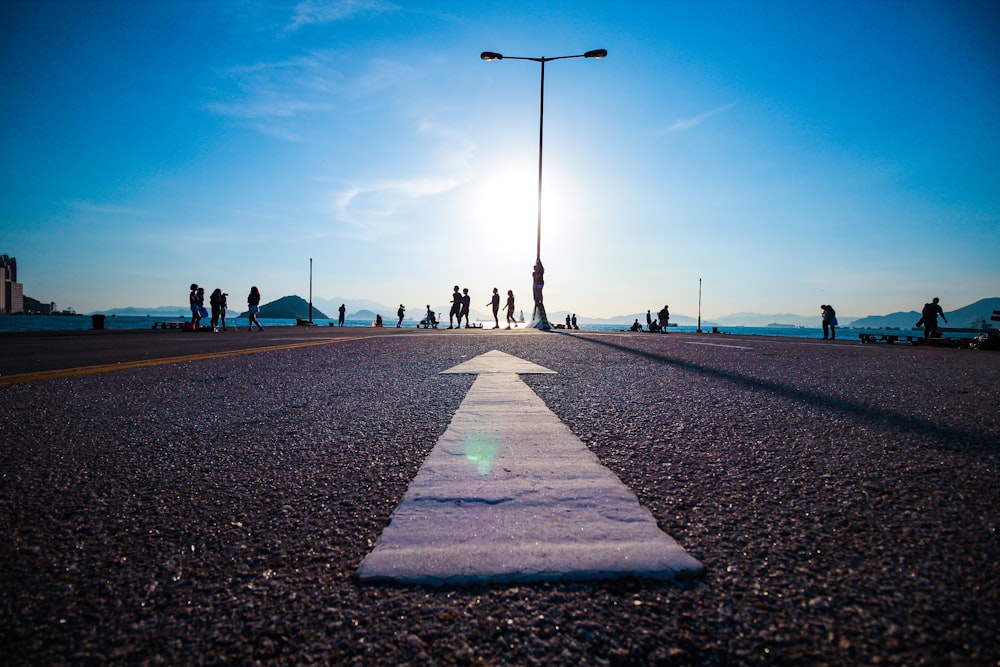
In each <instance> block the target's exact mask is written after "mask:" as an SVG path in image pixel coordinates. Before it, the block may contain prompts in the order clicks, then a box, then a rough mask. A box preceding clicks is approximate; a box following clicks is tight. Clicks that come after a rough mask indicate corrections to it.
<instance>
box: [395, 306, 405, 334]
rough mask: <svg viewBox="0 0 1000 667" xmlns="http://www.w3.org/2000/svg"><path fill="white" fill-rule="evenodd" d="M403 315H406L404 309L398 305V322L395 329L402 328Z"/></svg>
mask: <svg viewBox="0 0 1000 667" xmlns="http://www.w3.org/2000/svg"><path fill="white" fill-rule="evenodd" d="M405 314H406V308H404V307H403V304H399V310H397V311H396V316H397V317H399V321H398V322H396V328H397V329H398V328H399V327H401V326H403V315H405Z"/></svg>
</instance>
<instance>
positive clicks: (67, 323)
mask: <svg viewBox="0 0 1000 667" xmlns="http://www.w3.org/2000/svg"><path fill="white" fill-rule="evenodd" d="M188 319H189V318H187V317H174V318H164V317H153V316H150V317H144V316H136V315H117V316H111V315H109V316H107V317H105V319H104V328H105V329H152V328H154V327H153V324H154V323H159V322H184V321H187V320H188ZM202 322H203V323H205V324H207V323H208V320H207V319H205V320H202ZM384 322H385V324H384V326H385V328H387V329H391V328H395V326H396V324H395V319H389V318H386V319H385V320H384ZM260 323H261V324H262V325H263V326H264V328H265V329H266V328H267V327H294V326H296V322H295V320H293V319H287V320H286V319H269V318H261V320H260ZM313 323H314V324H316V325H317V326H320V327H326V326H336V324H337V321H336V320H323V319H314V320H313ZM226 324H227V326H228V327H229V329H236V330H243V331H246V330H247V327H248V325H249V322H248V321H247V320H246V318H240V317H230V318H227V320H226ZM344 324H345V326H348V327H371V325H372V323H371V321H369V320H346V321H345V322H344ZM481 324H483V325H484V329H485V330H486V331H490V330H491V328H490V327H489V324H488V323H486V322H483V323H481ZM416 325H417V323H416V321H415V320H410V319H406V320H403V328H406V329H412V328H413V327H415V326H416ZM629 326H630V325H628V324H624V323H622V324H581V325H580V331H603V332H619V331H625V332H628V333H632V332H629V331H628V327H629ZM93 328H94V322H93V318H92V317H91V316H90V315H2V316H0V331H84V330H87V329H93ZM439 328H441V327H440V326H439ZM443 328H447V326H445V327H443ZM713 328H715V329H717V330H718V333H722V334H734V335H741V336H789V337H792V338H822V337H823V330H822V329H821V328H820V327H744V326H724V325H718V326H714V327H702V332H703V333H706V334H707V335H712V334H711V333H709V332H711V331H712V330H713ZM696 331H697V327H693V326H678V327H670V333H694V332H696ZM861 333H865V334H876V335H878V334H887V335H897V336H922V335H923V332H922V331H916V330H913V331H901V330H898V329H897V330H887V329H852V328H846V327H838V328H837V335H838V337H839V338H840V339H842V340H857V339H858V334H861ZM637 334H638V332H637ZM945 335H946V336H948V335H949V334H948V333H945Z"/></svg>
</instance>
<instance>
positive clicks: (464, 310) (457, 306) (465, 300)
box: [397, 285, 517, 329]
mask: <svg viewBox="0 0 1000 667" xmlns="http://www.w3.org/2000/svg"><path fill="white" fill-rule="evenodd" d="M471 304H472V297H471V296H469V288H468V287H465V288H459V286H458V285H455V287H454V288H453V289H452V293H451V310H449V311H448V328H449V329H461V328H462V319H463V318H464V319H465V328H466V329H471V328H472V324H471V323H470V322H469V311H470V309H471ZM486 305H487V306H489V307H491V308H492V309H493V328H494V329H499V328H500V290H499V289H497V288H496V287H494V288H493V296H492V297H491V298H490V302H489V303H487V304H486ZM504 309H505V310H506V313H507V328H508V329H510V325H511V323H513V324H514V327H515V328H516V327H517V320H516V319H515V318H514V291H513V290H507V302H506V304H505V305H504ZM402 313H403V306H402V304H400V306H399V312H398V313H397V314H398V315H399V322H400V324H402V322H403V315H402ZM425 321H426V323H427V326H437V319H436V318H435V316H434V311H432V310H431V307H430V305H428V306H427V318H426V320H425ZM397 326H398V325H397Z"/></svg>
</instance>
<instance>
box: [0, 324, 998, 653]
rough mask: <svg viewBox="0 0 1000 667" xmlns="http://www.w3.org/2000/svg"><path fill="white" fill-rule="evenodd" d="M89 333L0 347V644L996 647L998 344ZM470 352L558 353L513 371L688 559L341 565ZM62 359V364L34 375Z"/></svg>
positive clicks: (402, 477)
mask: <svg viewBox="0 0 1000 667" xmlns="http://www.w3.org/2000/svg"><path fill="white" fill-rule="evenodd" d="M110 333H111V332H94V333H93V335H77V336H75V337H74V336H68V337H58V336H51V337H37V339H36V340H34V341H32V340H26V341H25V340H20V339H17V340H16V341H15V342H11V341H12V340H14V339H13V338H10V337H4V338H3V339H2V340H0V345H2V350H0V373H2V376H0V380H4V379H6V380H7V381H8V382H9V384H6V385H5V386H0V439H2V446H0V530H2V533H3V535H4V536H5V540H4V544H3V545H2V546H0V601H2V604H0V662H3V663H4V664H12V665H36V664H106V663H115V664H220V663H237V664H247V663H261V664H290V663H295V664H311V663H312V664H358V665H362V664H365V665H367V664H445V665H448V664H463V665H466V664H468V665H492V664H537V665H550V664H571V663H579V664H598V665H600V664H838V665H841V664H842V665H855V664H865V663H882V664H900V665H917V664H968V665H986V664H990V665H993V664H996V661H997V659H998V658H1000V639H998V633H997V632H996V628H998V627H1000V536H998V530H1000V517H998V510H997V507H998V500H1000V481H998V474H997V473H998V454H1000V411H998V410H997V409H996V406H997V405H998V404H1000V355H997V354H996V353H989V352H975V351H968V350H949V349H935V348H930V349H928V348H922V347H917V348H912V347H898V346H897V347H888V346H861V345H858V344H856V343H855V344H851V343H849V342H839V341H838V342H837V343H836V344H828V343H825V342H824V341H804V340H791V339H783V340H779V339H769V338H738V337H732V336H712V335H702V336H696V335H684V334H670V335H666V336H657V335H650V334H589V333H588V334H580V333H575V334H572V335H569V334H561V333H550V334H540V333H523V332H517V333H490V332H488V331H476V332H466V331H464V330H463V331H451V332H431V333H429V334H423V333H417V332H414V331H409V332H406V333H402V334H400V335H397V333H398V332H396V331H395V330H393V329H387V330H383V331H381V332H373V331H370V330H359V329H355V330H351V331H349V330H344V331H343V332H334V333H333V334H331V333H330V332H325V331H323V332H319V331H309V332H302V331H296V330H294V329H292V328H289V330H288V331H284V332H274V333H273V334H272V332H270V331H265V332H264V333H263V334H260V335H259V337H257V336H258V334H256V333H255V334H252V336H255V337H256V338H253V339H252V341H250V342H244V340H243V339H242V337H244V336H245V337H246V338H247V339H249V338H250V337H251V334H246V332H240V333H239V334H238V336H240V337H241V338H240V339H239V340H237V341H236V342H233V339H236V336H232V337H226V336H224V335H221V334H220V335H218V336H215V335H213V334H176V333H175V334H173V335H174V336H176V338H171V337H170V336H171V332H144V333H142V334H139V333H135V334H128V333H125V334H117V333H115V334H112V335H106V334H110ZM321 335H322V336H326V337H328V338H330V340H324V339H321V338H320V336H321ZM130 336H131V337H130ZM184 336H186V338H185V337H184ZM28 338H29V339H30V338H31V337H28ZM279 339H280V340H279ZM299 343H301V344H302V346H296V345H297V344H299ZM244 345H246V346H247V348H257V347H262V346H265V345H277V346H281V348H280V349H273V350H270V351H253V352H249V351H247V348H242V346H244ZM185 346H186V347H185ZM232 346H235V347H232ZM494 349H496V350H501V351H503V352H507V353H509V354H513V355H515V356H518V357H521V358H523V359H527V360H529V361H531V362H534V363H537V364H540V365H542V366H545V367H547V368H549V369H552V370H554V371H556V373H557V374H556V375H545V376H524V380H525V382H526V383H527V384H528V385H529V386H531V387H532V389H534V391H535V392H536V393H537V394H538V395H539V396H540V397H541V398H542V399H543V400H544V401H545V403H546V404H547V405H548V406H549V408H551V409H552V410H553V411H554V412H555V413H556V415H558V416H559V417H560V418H561V419H562V420H563V421H564V422H565V423H566V424H567V425H568V426H569V427H570V429H571V430H572V431H573V432H574V433H575V434H576V435H577V436H578V437H579V438H580V439H581V440H583V442H585V443H586V444H587V446H588V447H589V448H590V449H591V450H592V451H593V452H594V453H595V454H596V455H597V456H598V458H599V459H600V461H601V462H602V463H603V464H604V465H606V466H607V467H608V468H610V469H611V470H612V471H613V472H614V473H615V474H616V475H618V476H619V477H620V478H621V479H622V481H623V482H624V483H625V485H626V486H628V487H629V488H630V489H631V490H632V491H633V492H634V493H635V494H636V495H637V496H638V497H639V500H640V502H641V503H643V505H645V506H646V507H647V508H648V509H649V510H650V511H651V512H652V514H653V516H654V517H655V518H656V519H657V522H658V524H659V525H660V527H661V528H662V529H663V530H664V531H665V532H667V533H668V534H670V535H671V536H673V537H674V538H675V539H676V540H677V541H678V542H679V543H680V544H681V546H683V547H684V548H685V549H686V550H687V551H688V552H689V553H690V554H691V555H692V556H694V557H695V558H697V559H698V560H700V561H701V562H702V563H703V564H704V565H705V573H704V575H703V576H702V577H700V578H699V579H697V580H694V581H685V582H674V583H670V582H652V581H644V580H640V579H624V580H613V581H595V582H575V583H539V584H520V585H497V586H473V587H441V588H432V587H421V586H386V585H376V584H361V583H359V581H358V580H357V577H356V570H357V567H358V564H359V563H360V561H361V560H362V559H363V558H364V557H365V556H366V555H367V554H368V552H369V551H370V550H371V547H372V545H373V543H374V541H375V540H376V539H377V537H378V536H379V534H380V533H381V531H382V529H383V528H384V527H385V526H386V525H387V524H388V522H389V516H390V513H391V512H392V510H393V509H394V508H395V506H396V505H397V504H398V503H399V501H400V499H401V498H402V496H403V494H404V492H405V490H406V488H407V485H408V484H409V482H410V480H412V479H413V478H414V476H415V475H416V472H417V470H418V468H419V467H420V465H421V463H422V462H423V460H424V458H425V457H426V455H427V453H428V452H429V451H430V449H431V448H432V447H433V445H434V443H435V442H436V439H437V438H438V436H439V435H440V434H441V433H443V432H444V430H445V428H446V427H447V426H448V423H449V421H450V419H451V416H452V415H454V413H455V412H456V410H457V409H458V405H459V403H460V402H461V400H462V398H463V397H464V396H465V394H466V392H467V391H468V390H469V388H470V387H471V384H472V381H473V378H472V376H464V375H440V373H441V371H444V370H446V369H448V368H451V367H452V366H455V365H456V364H458V363H461V362H463V361H466V360H468V359H470V358H472V357H474V356H476V355H478V354H482V353H484V352H488V351H490V350H494ZM233 351H242V352H246V353H240V354H237V355H235V356H226V355H228V354H229V353H231V352H233ZM185 355H190V356H191V359H190V360H183V359H180V357H184V356H185ZM158 359H159V360H164V359H165V360H167V361H166V362H165V363H163V362H160V361H157V360H158ZM129 362H136V364H139V365H128V364H129ZM112 365H120V366H121V367H120V368H117V369H113V367H112ZM84 367H93V368H90V369H87V368H84ZM65 368H76V369H82V370H77V371H76V372H73V373H69V374H56V375H52V376H50V377H49V378H47V379H45V378H42V377H40V376H32V375H30V373H35V372H38V371H58V370H59V369H65ZM442 530H443V531H447V526H442Z"/></svg>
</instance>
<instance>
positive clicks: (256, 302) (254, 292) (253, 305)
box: [247, 285, 264, 331]
mask: <svg viewBox="0 0 1000 667" xmlns="http://www.w3.org/2000/svg"><path fill="white" fill-rule="evenodd" d="M247 310H248V311H249V312H248V313H247V314H248V315H249V317H250V327H249V331H253V325H255V324H256V325H257V331H263V330H264V327H262V326H261V325H260V322H259V321H258V320H257V313H258V312H260V290H259V289H257V286H256V285H254V286H253V287H251V288H250V294H248V295H247Z"/></svg>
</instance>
